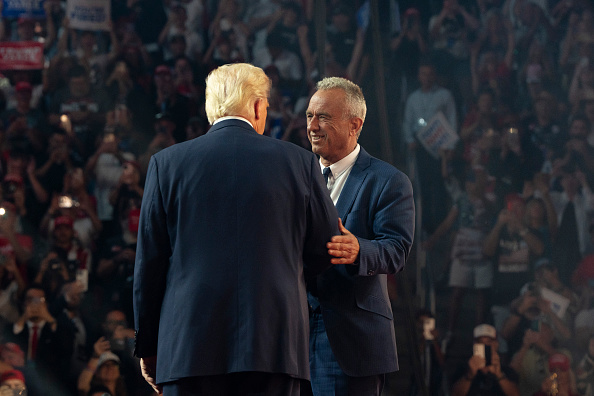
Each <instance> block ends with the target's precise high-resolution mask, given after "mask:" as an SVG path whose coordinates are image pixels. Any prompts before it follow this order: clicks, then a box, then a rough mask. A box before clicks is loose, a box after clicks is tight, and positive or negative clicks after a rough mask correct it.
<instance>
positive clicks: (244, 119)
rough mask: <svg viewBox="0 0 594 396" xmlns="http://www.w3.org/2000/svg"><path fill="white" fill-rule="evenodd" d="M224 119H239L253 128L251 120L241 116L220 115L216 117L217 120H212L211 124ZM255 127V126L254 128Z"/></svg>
mask: <svg viewBox="0 0 594 396" xmlns="http://www.w3.org/2000/svg"><path fill="white" fill-rule="evenodd" d="M225 120H240V121H243V122H247V123H248V124H249V125H250V126H251V127H252V128H254V126H253V125H252V123H251V122H249V121H248V120H247V119H246V118H244V117H241V116H225V117H221V118H217V120H216V121H215V122H213V124H212V125H215V124H218V123H219V122H221V121H225ZM254 129H256V128H254Z"/></svg>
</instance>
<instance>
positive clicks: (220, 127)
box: [134, 64, 338, 396]
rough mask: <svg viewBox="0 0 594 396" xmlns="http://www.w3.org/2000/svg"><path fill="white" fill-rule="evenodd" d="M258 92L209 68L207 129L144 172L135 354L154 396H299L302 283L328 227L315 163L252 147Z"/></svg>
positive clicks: (234, 72)
mask: <svg viewBox="0 0 594 396" xmlns="http://www.w3.org/2000/svg"><path fill="white" fill-rule="evenodd" d="M269 90H270V81H269V80H268V77H267V76H266V75H265V74H264V72H263V71H262V69H260V68H257V67H254V66H251V65H248V64H233V65H224V66H221V67H219V68H218V69H215V70H214V71H212V72H211V73H210V74H209V76H208V78H207V80H206V113H207V116H208V120H209V122H210V123H211V124H212V127H211V128H210V130H209V132H208V133H207V134H206V135H203V136H200V137H198V138H196V139H193V140H191V141H188V142H184V143H180V144H177V145H174V146H172V147H169V148H167V149H165V150H163V151H161V152H159V153H157V154H155V155H154V156H153V157H152V159H151V161H150V164H149V169H148V174H147V181H146V186H145V190H144V197H143V202H142V207H141V216H140V225H139V231H138V250H137V254H136V266H135V273H134V316H135V318H134V319H135V325H136V332H137V333H136V355H137V356H138V357H140V358H142V360H141V365H142V367H143V372H144V375H145V378H146V379H147V380H148V381H149V383H150V384H151V385H153V387H154V388H155V389H156V390H158V391H163V394H164V395H165V396H170V395H218V396H225V395H267V396H268V395H270V396H272V395H275V396H276V395H278V396H287V395H295V396H297V395H299V394H300V390H301V388H302V387H308V386H309V385H308V380H309V366H308V343H307V341H308V305H307V297H306V290H305V279H304V272H312V273H317V272H320V271H323V270H325V269H326V268H328V267H329V266H330V265H331V263H330V255H329V253H328V250H327V248H326V243H327V242H328V241H330V239H331V238H332V236H333V235H336V234H338V217H337V213H336V209H335V208H334V206H333V204H332V200H331V199H330V196H329V195H328V191H327V189H326V187H325V185H324V179H323V177H322V175H321V174H320V169H319V165H318V161H317V159H316V157H315V156H314V155H313V154H312V153H310V152H308V151H306V150H303V149H301V148H299V147H297V146H295V145H293V144H291V143H287V142H282V141H278V140H275V139H271V138H268V137H264V136H262V133H263V132H264V126H265V122H266V115H267V107H268V99H267V97H268V94H269Z"/></svg>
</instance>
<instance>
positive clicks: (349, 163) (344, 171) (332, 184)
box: [320, 144, 361, 206]
mask: <svg viewBox="0 0 594 396" xmlns="http://www.w3.org/2000/svg"><path fill="white" fill-rule="evenodd" d="M360 151H361V146H359V144H357V147H355V149H354V150H353V151H352V152H351V153H350V154H349V155H347V156H346V157H344V158H343V159H341V160H340V161H338V162H336V163H334V164H332V165H330V171H331V172H332V175H331V176H329V177H328V190H330V198H332V202H334V206H336V202H338V198H339V197H340V193H341V192H342V189H343V188H344V184H345V183H346V180H347V179H348V177H349V175H350V173H351V170H352V169H353V165H355V161H357V157H358V156H359V152H360ZM320 167H321V169H322V172H323V171H324V168H326V167H325V166H324V165H322V161H321V160H320Z"/></svg>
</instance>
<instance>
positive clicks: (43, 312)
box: [35, 303, 55, 323]
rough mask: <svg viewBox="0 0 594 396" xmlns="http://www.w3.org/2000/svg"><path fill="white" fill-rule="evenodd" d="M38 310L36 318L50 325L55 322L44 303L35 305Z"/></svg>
mask: <svg viewBox="0 0 594 396" xmlns="http://www.w3.org/2000/svg"><path fill="white" fill-rule="evenodd" d="M35 305H36V306H37V307H38V309H39V314H38V316H39V317H40V318H41V319H42V320H45V321H46V322H48V323H52V322H55V319H54V317H53V316H52V315H51V314H50V313H49V311H48V309H47V304H45V303H39V304H35Z"/></svg>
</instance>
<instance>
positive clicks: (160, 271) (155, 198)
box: [133, 157, 171, 357]
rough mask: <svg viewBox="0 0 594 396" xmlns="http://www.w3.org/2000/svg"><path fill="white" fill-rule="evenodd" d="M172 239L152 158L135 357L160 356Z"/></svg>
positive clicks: (137, 280) (137, 269) (137, 271)
mask: <svg viewBox="0 0 594 396" xmlns="http://www.w3.org/2000/svg"><path fill="white" fill-rule="evenodd" d="M170 256H171V245H170V239H169V235H168V232H167V219H166V213H165V205H164V203H163V197H162V194H161V190H160V185H159V169H158V166H157V161H156V160H155V157H152V158H151V161H150V163H149V167H148V172H147V176H146V185H145V189H144V195H143V197H142V206H141V208H140V222H139V227H138V245H137V250H136V262H135V265H134V286H133V293H134V300H133V301H134V322H135V326H136V348H135V351H134V353H135V355H136V356H138V357H147V356H154V355H156V354H157V336H158V333H159V319H160V312H161V304H162V302H163V296H164V294H165V285H166V278H167V271H168V268H169V258H170Z"/></svg>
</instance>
